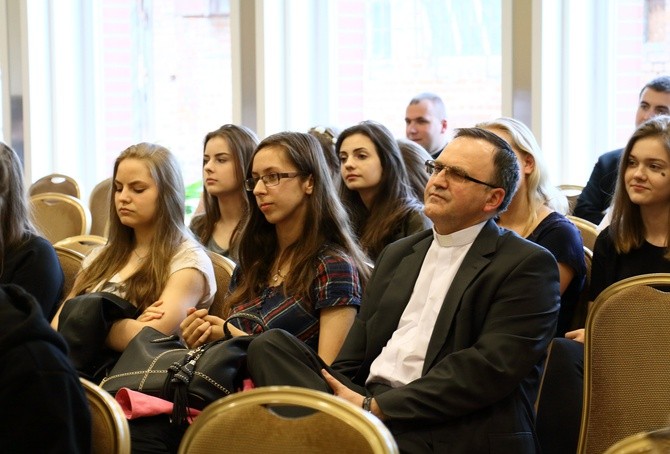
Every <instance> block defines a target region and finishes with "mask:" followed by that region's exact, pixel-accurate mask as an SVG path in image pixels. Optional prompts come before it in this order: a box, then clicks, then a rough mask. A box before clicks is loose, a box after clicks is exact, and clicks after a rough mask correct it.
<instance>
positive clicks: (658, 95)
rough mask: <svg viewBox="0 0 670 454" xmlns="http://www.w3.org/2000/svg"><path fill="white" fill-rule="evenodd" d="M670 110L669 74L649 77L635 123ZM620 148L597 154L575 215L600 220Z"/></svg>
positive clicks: (612, 184)
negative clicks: (596, 159)
mask: <svg viewBox="0 0 670 454" xmlns="http://www.w3.org/2000/svg"><path fill="white" fill-rule="evenodd" d="M668 114H670V76H661V77H657V78H655V79H653V80H651V81H650V82H649V83H647V84H646V85H645V86H644V87H642V90H641V91H640V102H639V103H638V106H637V112H636V113H635V127H636V128H637V127H638V126H640V125H641V124H642V123H644V122H645V121H647V120H649V119H650V118H653V117H655V116H656V115H668ZM622 153H623V149H622V148H620V149H618V150H613V151H609V152H607V153H605V154H603V155H601V156H600V157H599V158H598V161H597V162H596V165H595V166H594V167H593V171H592V172H591V176H590V177H589V181H588V182H587V183H586V186H585V187H584V189H583V190H582V193H581V194H580V195H579V198H578V199H577V204H576V205H575V209H574V213H573V214H574V215H575V216H578V217H580V218H582V219H586V220H587V221H591V222H593V223H594V224H596V225H598V224H600V221H602V219H603V216H604V212H605V210H607V208H609V206H610V203H612V196H613V195H614V187H615V185H616V177H617V173H618V172H619V160H620V159H621V154H622Z"/></svg>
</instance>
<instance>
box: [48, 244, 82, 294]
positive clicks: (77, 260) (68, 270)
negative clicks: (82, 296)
mask: <svg viewBox="0 0 670 454" xmlns="http://www.w3.org/2000/svg"><path fill="white" fill-rule="evenodd" d="M54 249H55V250H56V255H57V256H58V260H59V261H60V267H61V268H62V269H63V274H64V275H65V283H64V285H63V298H65V297H66V296H68V295H69V294H70V290H72V286H73V285H74V280H75V278H76V277H77V273H79V270H81V262H82V261H83V260H84V254H82V253H81V252H77V251H74V250H72V249H68V248H66V247H63V246H58V245H54Z"/></svg>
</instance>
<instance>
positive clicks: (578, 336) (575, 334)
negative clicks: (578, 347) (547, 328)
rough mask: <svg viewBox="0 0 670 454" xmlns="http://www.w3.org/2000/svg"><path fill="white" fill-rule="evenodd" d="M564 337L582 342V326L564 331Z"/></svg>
mask: <svg viewBox="0 0 670 454" xmlns="http://www.w3.org/2000/svg"><path fill="white" fill-rule="evenodd" d="M565 337H567V338H568V339H572V340H574V341H577V342H581V343H582V344H583V343H584V328H580V329H576V330H574V331H568V332H567V333H565Z"/></svg>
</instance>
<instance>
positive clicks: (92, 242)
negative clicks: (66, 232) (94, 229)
mask: <svg viewBox="0 0 670 454" xmlns="http://www.w3.org/2000/svg"><path fill="white" fill-rule="evenodd" d="M105 244H107V238H105V237H104V236H100V235H75V236H69V237H67V238H63V239H62V240H59V241H56V242H55V243H54V247H55V246H60V247H64V248H67V249H71V250H73V251H77V252H81V253H82V254H84V255H88V253H89V252H91V250H92V249H94V248H96V247H98V246H104V245H105Z"/></svg>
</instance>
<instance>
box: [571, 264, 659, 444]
mask: <svg viewBox="0 0 670 454" xmlns="http://www.w3.org/2000/svg"><path fill="white" fill-rule="evenodd" d="M654 287H670V273H657V274H645V275H640V276H634V277H631V278H628V279H624V280H621V281H619V282H617V283H615V284H612V285H611V286H609V287H607V288H606V289H605V290H603V291H602V292H601V294H600V295H599V296H598V298H596V300H595V301H594V303H593V305H592V307H591V309H590V311H589V315H588V317H587V320H586V329H585V340H584V399H583V408H582V422H581V428H580V434H579V447H578V452H579V453H580V454H591V453H602V452H604V451H605V450H606V449H607V448H608V447H610V446H611V445H612V444H614V443H615V442H617V441H618V440H621V439H623V438H624V437H627V436H630V435H633V434H636V433H638V432H641V431H651V430H656V429H660V428H662V427H665V426H666V425H667V423H668V416H669V415H670V380H668V377H670V357H669V356H668V351H670V293H666V292H663V291H660V290H658V289H656V288H654Z"/></svg>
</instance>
